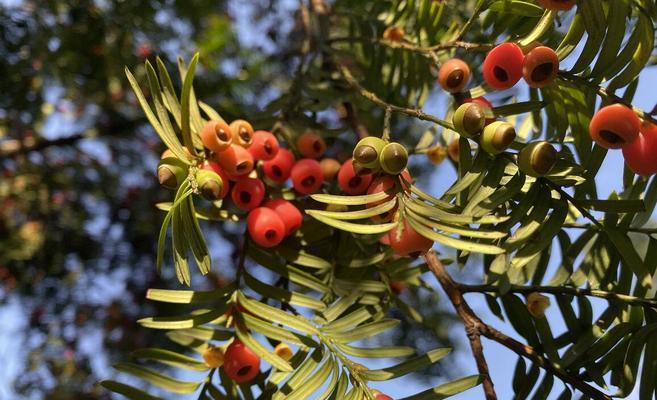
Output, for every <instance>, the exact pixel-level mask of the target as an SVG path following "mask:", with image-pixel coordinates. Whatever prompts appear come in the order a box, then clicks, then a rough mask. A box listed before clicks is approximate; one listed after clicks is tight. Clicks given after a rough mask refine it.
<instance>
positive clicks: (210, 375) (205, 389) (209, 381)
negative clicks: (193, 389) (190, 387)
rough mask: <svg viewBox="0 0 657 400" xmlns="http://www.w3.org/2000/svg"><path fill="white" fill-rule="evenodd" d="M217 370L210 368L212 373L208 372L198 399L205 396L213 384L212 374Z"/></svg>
mask: <svg viewBox="0 0 657 400" xmlns="http://www.w3.org/2000/svg"><path fill="white" fill-rule="evenodd" d="M216 370H217V369H216V368H212V369H211V370H210V373H209V374H208V377H207V378H206V379H205V383H204V384H203V388H202V389H201V393H199V394H198V400H201V399H203V398H205V393H206V392H207V391H208V387H209V386H210V385H211V384H212V376H213V375H214V371H216Z"/></svg>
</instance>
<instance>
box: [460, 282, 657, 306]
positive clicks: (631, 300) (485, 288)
mask: <svg viewBox="0 0 657 400" xmlns="http://www.w3.org/2000/svg"><path fill="white" fill-rule="evenodd" d="M458 289H459V290H460V291H461V293H499V292H500V291H501V289H500V288H499V287H497V286H494V285H465V284H461V283H459V284H458ZM506 291H507V292H509V293H524V294H526V293H533V292H538V293H550V294H566V295H571V296H591V297H599V298H601V299H607V300H610V301H618V302H622V303H626V304H635V305H640V306H646V307H657V300H653V299H645V298H642V297H635V296H629V295H625V294H618V293H613V292H605V291H604V290H595V289H584V288H576V287H570V286H539V285H532V286H518V285H511V286H510V287H509V288H508V289H506Z"/></svg>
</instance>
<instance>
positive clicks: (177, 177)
mask: <svg viewBox="0 0 657 400" xmlns="http://www.w3.org/2000/svg"><path fill="white" fill-rule="evenodd" d="M186 177H187V166H186V165H185V163H184V162H182V161H181V160H179V159H177V158H175V157H166V158H163V159H161V160H160V162H159V163H158V164H157V179H158V181H159V182H160V185H162V186H164V187H165V188H167V189H175V188H177V187H178V185H180V184H181V183H182V181H184V180H185V178H186Z"/></svg>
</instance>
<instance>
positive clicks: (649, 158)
mask: <svg viewBox="0 0 657 400" xmlns="http://www.w3.org/2000/svg"><path fill="white" fill-rule="evenodd" d="M656 154H657V126H656V125H653V124H651V123H649V122H644V123H643V125H642V126H641V131H640V132H639V136H638V137H637V138H636V140H634V141H633V142H632V143H629V144H628V145H626V146H624V147H623V157H624V158H625V163H626V164H627V165H628V166H629V167H630V169H631V170H632V171H634V173H635V174H638V175H643V176H648V175H652V174H655V173H657V158H656V157H655V155H656Z"/></svg>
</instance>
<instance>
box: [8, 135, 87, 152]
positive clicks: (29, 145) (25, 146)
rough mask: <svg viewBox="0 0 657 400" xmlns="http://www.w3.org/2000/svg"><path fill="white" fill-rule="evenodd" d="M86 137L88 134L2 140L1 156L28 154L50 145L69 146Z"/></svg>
mask: <svg viewBox="0 0 657 400" xmlns="http://www.w3.org/2000/svg"><path fill="white" fill-rule="evenodd" d="M85 137H86V136H85V135H83V134H77V135H72V136H68V137H64V138H58V139H52V140H35V139H34V138H32V137H30V138H27V139H23V140H19V139H8V140H5V141H2V142H0V156H2V157H15V156H17V155H21V154H27V153H30V152H33V151H41V150H45V149H47V148H48V147H54V146H68V145H72V144H75V143H76V142H78V141H79V140H80V139H84V138H85Z"/></svg>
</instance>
